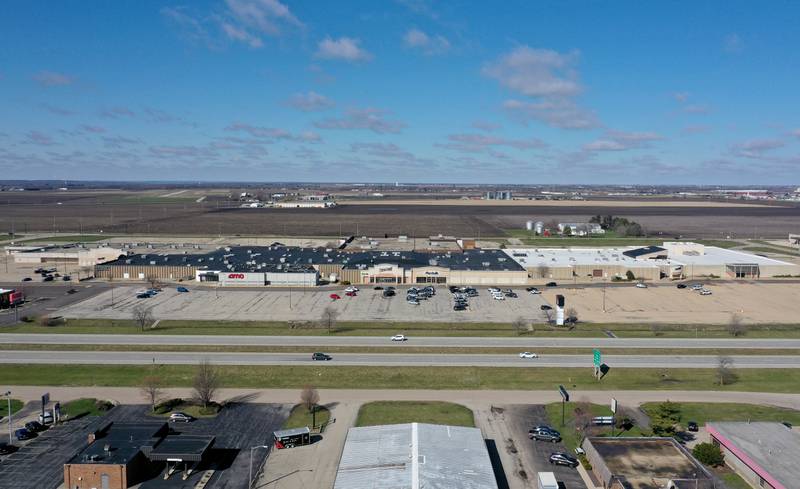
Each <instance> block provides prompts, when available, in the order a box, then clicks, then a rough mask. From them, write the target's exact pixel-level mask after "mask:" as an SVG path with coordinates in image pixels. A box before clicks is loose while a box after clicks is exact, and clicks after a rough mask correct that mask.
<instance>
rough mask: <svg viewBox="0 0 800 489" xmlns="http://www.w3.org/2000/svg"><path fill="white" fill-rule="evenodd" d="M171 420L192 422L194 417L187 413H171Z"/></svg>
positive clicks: (173, 421) (172, 421)
mask: <svg viewBox="0 0 800 489" xmlns="http://www.w3.org/2000/svg"><path fill="white" fill-rule="evenodd" d="M169 421H170V422H171V423H191V422H192V421H194V417H192V416H190V415H188V414H186V413H172V414H170V415H169Z"/></svg>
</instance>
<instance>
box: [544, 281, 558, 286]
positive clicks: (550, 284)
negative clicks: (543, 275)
mask: <svg viewBox="0 0 800 489" xmlns="http://www.w3.org/2000/svg"><path fill="white" fill-rule="evenodd" d="M545 285H546V286H548V287H558V284H557V283H555V282H547V283H546V284H545Z"/></svg>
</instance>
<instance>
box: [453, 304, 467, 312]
mask: <svg viewBox="0 0 800 489" xmlns="http://www.w3.org/2000/svg"><path fill="white" fill-rule="evenodd" d="M453 310H454V311H466V310H467V306H465V305H464V304H456V305H454V306H453Z"/></svg>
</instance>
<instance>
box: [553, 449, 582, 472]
mask: <svg viewBox="0 0 800 489" xmlns="http://www.w3.org/2000/svg"><path fill="white" fill-rule="evenodd" d="M550 463H551V464H555V465H566V466H567V467H572V468H575V467H577V466H578V465H579V462H578V459H577V458H575V457H573V456H572V455H570V454H568V453H564V452H555V453H553V454H551V455H550Z"/></svg>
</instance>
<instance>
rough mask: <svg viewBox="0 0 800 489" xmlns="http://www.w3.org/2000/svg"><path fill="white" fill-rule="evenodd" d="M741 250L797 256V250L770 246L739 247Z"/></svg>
mask: <svg viewBox="0 0 800 489" xmlns="http://www.w3.org/2000/svg"><path fill="white" fill-rule="evenodd" d="M740 249H741V251H748V252H750V253H774V254H776V255H788V256H797V254H798V253H797V251H795V250H791V251H789V250H788V249H780V248H773V247H771V246H745V247H744V248H740Z"/></svg>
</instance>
